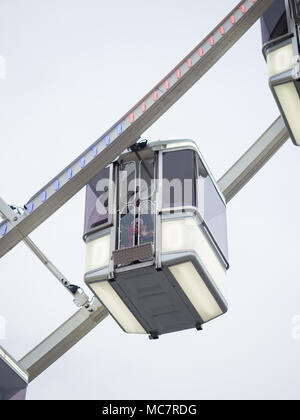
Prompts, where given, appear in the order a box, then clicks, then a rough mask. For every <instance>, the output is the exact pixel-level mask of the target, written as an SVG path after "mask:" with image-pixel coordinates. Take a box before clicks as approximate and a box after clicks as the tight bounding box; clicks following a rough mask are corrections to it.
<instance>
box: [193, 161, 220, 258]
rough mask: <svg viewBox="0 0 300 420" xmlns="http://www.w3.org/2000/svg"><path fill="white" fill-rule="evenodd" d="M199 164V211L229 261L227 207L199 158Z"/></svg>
mask: <svg viewBox="0 0 300 420" xmlns="http://www.w3.org/2000/svg"><path fill="white" fill-rule="evenodd" d="M197 162H198V175H199V178H198V202H199V205H198V207H199V211H200V213H201V215H202V217H203V219H204V221H205V223H206V225H207V226H208V228H209V230H210V232H211V234H212V235H213V237H214V239H215V241H216V242H217V244H218V246H219V247H220V249H221V251H222V252H223V254H224V256H225V257H226V259H228V243H227V216H226V205H225V204H224V202H223V200H222V198H221V196H220V195H219V192H218V191H217V189H216V187H215V185H214V183H213V181H212V179H211V178H210V176H209V174H208V173H207V171H206V169H205V167H204V165H203V164H202V162H201V160H200V159H199V157H198V158H197Z"/></svg>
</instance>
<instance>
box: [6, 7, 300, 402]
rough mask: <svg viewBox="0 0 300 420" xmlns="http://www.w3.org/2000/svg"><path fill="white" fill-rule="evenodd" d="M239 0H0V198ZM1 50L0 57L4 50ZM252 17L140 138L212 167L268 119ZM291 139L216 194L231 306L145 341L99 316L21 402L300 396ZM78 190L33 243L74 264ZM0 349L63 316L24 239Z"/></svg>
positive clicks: (54, 289) (76, 144)
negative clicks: (225, 227)
mask: <svg viewBox="0 0 300 420" xmlns="http://www.w3.org/2000/svg"><path fill="white" fill-rule="evenodd" d="M236 3H237V0H217V1H215V2H209V1H204V0H202V1H196V0H185V1H184V2H181V1H178V0H164V1H163V2H162V1H159V0H152V1H151V2H150V1H146V0H143V1H138V0H129V1H126V2H124V1H122V0H111V1H110V2H107V1H102V0H84V1H83V0H59V1H58V0H51V1H50V0H43V1H40V0H27V1H26V2H25V1H22V0H0V56H3V57H4V58H5V60H4V61H5V62H6V69H5V70H6V71H4V73H3V72H2V73H1V74H2V75H3V74H6V79H5V80H2V79H3V77H1V78H0V79H1V80H0V139H1V155H0V156H1V159H0V195H1V196H2V197H3V198H4V199H5V200H6V201H7V202H9V203H15V204H19V205H23V204H24V203H25V202H26V200H28V198H29V197H30V196H31V195H32V194H34V193H35V192H36V191H37V190H39V189H40V188H41V187H42V186H43V185H44V184H46V183H47V182H48V181H49V180H50V179H52V178H53V177H54V176H55V174H56V173H58V172H59V171H60V170H61V169H63V168H64V167H65V166H66V165H67V164H68V163H69V162H71V161H72V160H73V158H75V157H76V156H77V155H79V154H80V153H81V151H83V150H84V149H85V148H86V147H87V146H89V145H90V144H91V143H92V142H93V141H94V140H95V139H96V138H98V137H99V136H100V135H101V134H102V133H103V132H104V131H105V130H106V129H107V128H109V127H110V126H111V125H112V124H113V123H114V122H115V121H116V120H117V119H118V118H119V117H121V116H122V115H123V114H124V113H125V112H126V111H127V110H128V109H129V108H130V107H131V106H132V105H134V104H135V103H136V102H137V101H138V100H139V99H140V98H141V97H142V96H143V95H144V94H145V93H147V92H148V91H149V90H150V89H151V88H152V87H153V86H154V85H155V84H156V83H157V82H158V81H159V80H161V79H162V77H163V76H164V75H166V74H167V73H168V72H169V71H170V69H172V68H173V67H174V66H175V65H176V64H177V63H178V62H179V61H180V60H181V59H182V58H183V57H184V56H185V55H186V54H187V53H188V52H189V51H190V50H192V48H193V47H194V46H196V45H197V44H198V43H199V42H200V40H201V39H202V38H204V36H206V35H207V33H208V32H209V31H210V30H211V29H212V28H214V27H215V25H216V24H217V23H218V22H219V21H220V20H221V19H222V18H223V17H224V16H225V15H226V14H227V13H228V12H229V11H230V10H231V9H232V8H233V7H234V6H235V4H236ZM2 61H3V60H2ZM265 67H266V66H265V62H264V59H263V57H262V53H261V38H260V27H259V24H256V25H255V26H254V27H253V28H252V29H251V30H250V31H249V32H248V33H247V35H246V36H245V37H244V38H243V39H242V40H241V41H240V42H239V43H238V44H237V45H236V46H235V47H234V48H232V50H231V51H230V52H229V53H227V54H226V56H225V57H224V58H223V59H222V60H221V61H220V62H219V63H218V64H217V65H216V66H215V67H214V68H213V69H212V70H211V71H210V72H209V73H208V74H207V75H206V76H205V77H204V78H203V79H202V80H200V82H198V83H197V85H196V86H195V87H194V88H193V89H192V90H191V91H190V92H188V93H187V94H186V95H185V97H184V98H183V99H181V101H180V102H179V103H177V104H176V105H175V106H173V107H172V109H171V110H170V111H168V112H167V113H166V114H165V116H164V117H163V118H161V119H160V120H159V121H158V122H157V123H155V124H154V125H153V126H152V127H151V128H150V129H149V130H148V131H147V132H146V133H145V134H144V137H146V138H148V139H149V140H157V139H171V138H191V139H195V140H197V141H198V143H199V145H200V148H201V151H202V153H203V155H204V157H205V159H206V161H207V163H208V164H209V166H210V168H211V170H212V172H213V174H214V175H215V177H216V178H219V177H220V176H222V174H223V173H224V172H225V171H226V170H227V169H228V168H229V167H230V166H231V165H232V164H233V163H234V162H235V161H236V160H237V159H238V158H239V157H240V155H241V154H242V153H244V152H245V150H246V149H247V148H248V147H249V146H250V145H251V144H252V143H253V142H254V141H255V140H256V139H257V138H258V137H259V136H260V135H261V134H262V132H263V131H265V129H266V128H267V127H268V126H269V125H270V124H271V123H272V122H273V120H275V118H276V117H277V116H278V114H279V112H278V110H277V109H276V105H275V103H274V100H273V98H272V96H271V93H270V91H269V88H268V84H267V77H266V68H265ZM299 160H300V150H299V149H297V148H296V147H295V146H293V145H292V143H291V142H290V141H289V142H288V143H287V144H286V145H285V146H284V147H283V148H282V149H281V150H280V151H279V153H278V154H277V155H276V156H275V157H274V158H273V159H272V160H271V161H270V162H269V163H268V165H267V166H266V167H265V168H264V169H263V170H262V171H261V172H260V173H259V174H258V175H257V176H256V177H255V178H254V179H253V180H252V181H251V182H250V183H249V184H248V185H247V186H246V187H245V188H244V190H243V191H242V192H241V193H239V194H238V195H237V196H236V197H235V198H234V199H233V200H232V202H231V203H230V204H229V207H228V222H229V251H230V263H231V269H230V271H229V274H228V285H229V290H230V300H229V305H230V308H229V313H228V314H227V315H226V316H224V317H222V318H221V319H218V320H216V321H214V322H212V323H210V324H208V325H206V326H205V330H204V332H203V333H197V332H195V331H194V330H191V331H187V332H182V333H177V334H171V335H167V336H163V337H161V338H160V340H158V341H154V342H150V341H149V340H148V338H147V337H143V336H142V337H140V336H130V335H126V334H124V333H123V332H122V331H121V330H120V328H119V327H118V326H117V325H116V324H115V323H114V321H113V320H112V319H107V320H105V321H104V322H103V324H101V325H99V326H98V327H97V328H96V329H95V330H94V331H92V332H91V333H90V334H89V335H88V336H87V337H85V338H84V339H83V340H82V341H81V342H80V343H79V344H78V345H77V346H75V347H74V348H73V349H72V350H70V351H69V352H68V353H67V354H66V355H65V356H64V357H62V358H61V359H60V360H59V361H57V362H56V363H55V364H54V365H53V366H52V367H50V368H49V369H48V370H47V371H46V372H45V373H44V374H42V375H41V376H40V377H39V378H38V379H36V380H35V381H34V382H33V383H32V384H31V385H30V387H29V390H28V399H47V398H51V399H61V398H63V399H203V398H207V399H216V398H221V399H229V398H230V399H250V398H251V399H252V398H255V399H260V398H263V399H265V398H271V399H278V398H280V399H286V398H294V399H299V396H300V391H299V390H300V362H299V352H300V340H296V339H293V338H292V328H293V326H292V319H293V317H294V316H295V315H299V314H300V258H299V252H300V250H299V236H300V235H299V233H300V232H299V231H300V221H299V214H300V198H299V181H298V180H299V176H300V165H299ZM83 212H84V192H83V191H82V192H81V193H79V194H78V195H77V196H76V197H75V198H74V199H73V200H71V201H70V202H69V203H68V204H67V205H65V206H64V207H63V208H62V209H61V210H60V211H58V212H57V213H56V214H55V215H54V216H53V217H51V218H50V219H49V220H48V221H47V222H45V223H44V224H43V225H42V226H41V227H39V228H38V229H37V230H36V231H35V232H34V233H33V234H32V235H31V238H32V239H33V240H34V241H35V242H36V243H37V244H38V245H39V246H40V248H41V249H42V250H43V251H44V252H45V253H46V255H47V256H48V257H49V258H50V259H51V260H52V261H53V262H54V263H55V264H56V265H57V266H58V267H59V268H60V270H61V271H62V272H63V273H64V274H65V275H66V276H67V277H68V278H69V279H70V280H71V281H72V283H75V284H80V285H82V278H83V272H84V251H85V250H84V243H83V241H82V239H81V237H82V230H83ZM0 273H1V278H0V280H1V292H0V316H1V317H5V320H6V331H7V337H6V340H2V338H3V337H1V335H0V345H2V346H3V347H5V348H6V349H7V350H8V351H9V352H10V353H11V354H12V355H13V356H15V357H16V358H20V357H22V356H23V355H24V354H25V353H26V352H28V351H29V350H30V349H32V348H33V347H34V346H35V345H36V344H38V343H39V342H40V341H41V340H43V339H44V338H45V337H46V336H47V335H48V334H49V333H51V332H52V331H53V330H54V329H55V328H57V327H58V326H59V325H60V324H61V323H62V322H64V321H65V319H66V318H67V317H69V316H70V315H71V314H72V313H73V312H74V311H75V308H74V305H73V303H72V299H71V298H70V296H69V294H68V293H66V292H65V291H64V290H63V288H62V287H61V286H60V285H59V284H58V283H57V282H56V280H55V279H54V278H52V277H51V275H50V274H49V273H48V272H47V270H46V269H45V268H44V267H43V266H42V265H41V264H40V263H39V261H37V260H36V259H35V257H34V256H33V255H32V254H31V253H30V251H29V250H27V249H26V247H25V246H24V245H22V244H21V245H19V246H17V247H16V248H15V249H14V250H13V251H12V252H10V253H9V254H7V255H6V256H5V257H4V258H2V259H1V261H0Z"/></svg>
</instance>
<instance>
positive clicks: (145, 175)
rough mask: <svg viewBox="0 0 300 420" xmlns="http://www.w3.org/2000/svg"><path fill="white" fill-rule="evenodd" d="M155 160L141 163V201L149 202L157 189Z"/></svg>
mask: <svg viewBox="0 0 300 420" xmlns="http://www.w3.org/2000/svg"><path fill="white" fill-rule="evenodd" d="M154 179H155V160H154V158H153V159H146V160H142V161H141V162H140V191H139V196H140V200H148V199H149V198H150V197H152V195H153V193H154V189H155V184H154Z"/></svg>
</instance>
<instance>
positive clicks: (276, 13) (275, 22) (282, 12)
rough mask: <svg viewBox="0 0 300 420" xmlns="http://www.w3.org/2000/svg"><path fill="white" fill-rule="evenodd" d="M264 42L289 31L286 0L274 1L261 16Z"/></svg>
mask: <svg viewBox="0 0 300 420" xmlns="http://www.w3.org/2000/svg"><path fill="white" fill-rule="evenodd" d="M261 28H262V38H263V44H266V43H267V42H269V41H272V40H273V39H276V38H278V37H280V36H282V35H285V34H287V33H288V24H287V18H286V9H285V0H277V1H274V3H273V5H272V6H271V7H270V8H269V9H268V11H267V12H266V13H265V14H264V15H263V17H262V18H261Z"/></svg>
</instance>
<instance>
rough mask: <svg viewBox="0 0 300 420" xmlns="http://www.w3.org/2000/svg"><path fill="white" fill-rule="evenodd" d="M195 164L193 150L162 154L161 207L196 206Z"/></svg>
mask: <svg viewBox="0 0 300 420" xmlns="http://www.w3.org/2000/svg"><path fill="white" fill-rule="evenodd" d="M195 175H196V165H195V152H194V151H193V150H177V151H174V152H166V153H164V154H163V207H164V208H173V207H186V206H196V177H195Z"/></svg>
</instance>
